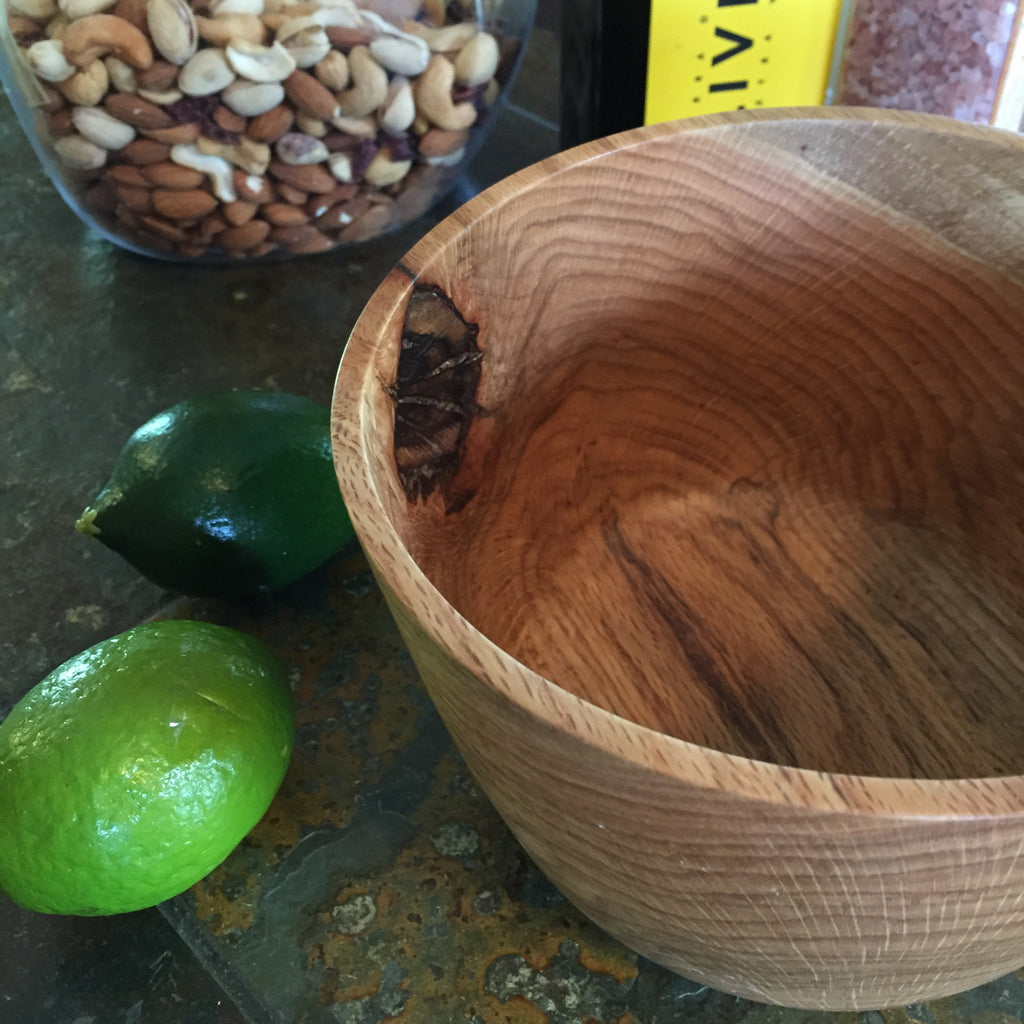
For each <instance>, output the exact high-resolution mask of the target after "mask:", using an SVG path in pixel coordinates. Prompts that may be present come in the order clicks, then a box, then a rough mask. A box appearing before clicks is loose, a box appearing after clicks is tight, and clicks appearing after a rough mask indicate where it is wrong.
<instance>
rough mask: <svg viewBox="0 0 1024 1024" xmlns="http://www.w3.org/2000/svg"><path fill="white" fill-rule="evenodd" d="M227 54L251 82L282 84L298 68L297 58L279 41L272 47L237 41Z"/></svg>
mask: <svg viewBox="0 0 1024 1024" xmlns="http://www.w3.org/2000/svg"><path fill="white" fill-rule="evenodd" d="M226 53H227V58H228V63H229V64H230V65H231V67H232V68H233V69H234V70H235V71H236V72H237V73H238V74H239V75H241V76H242V77H243V78H247V79H249V81H250V82H281V81H283V80H284V79H286V78H287V77H288V76H289V75H290V74H291V73H292V72H293V71H294V70H295V67H296V65H295V58H294V57H292V55H291V54H290V53H289V52H288V51H287V50H286V49H285V48H284V46H283V45H282V44H281V43H279V42H277V40H275V41H274V42H273V43H271V45H270V46H260V45H258V44H255V43H249V42H245V41H243V40H237V41H236V42H234V43H232V44H230V45H229V46H228V47H227V50H226ZM239 113H241V111H239Z"/></svg>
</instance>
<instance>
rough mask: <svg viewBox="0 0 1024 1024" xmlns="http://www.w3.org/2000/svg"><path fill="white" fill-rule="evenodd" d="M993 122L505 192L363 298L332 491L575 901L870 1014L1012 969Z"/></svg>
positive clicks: (1022, 363)
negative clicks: (341, 498)
mask: <svg viewBox="0 0 1024 1024" xmlns="http://www.w3.org/2000/svg"><path fill="white" fill-rule="evenodd" d="M1022 195H1024V140H1021V139H1019V138H1018V137H1017V136H1013V135H1010V134H1008V133H1001V132H996V131H990V130H988V129H981V128H975V127H973V126H968V125H961V124H958V123H956V122H951V121H946V120H943V119H938V118H928V117H921V116H916V115H902V114H894V113H882V112H877V111H863V110H861V111H843V110H827V109H823V110H814V111H781V112H780V111H774V112H769V113H767V114H764V115H760V116H758V115H750V114H749V112H744V114H743V115H736V116H732V117H730V116H723V117H712V118H701V119H693V120H692V121H688V122H681V123H678V124H675V125H663V126H658V127H655V128H648V129H640V130H637V131H636V132H631V133H627V134H625V135H623V136H619V137H615V138H613V139H611V140H600V141H599V142H596V143H592V144H590V145H588V146H585V147H580V148H579V149H577V150H572V151H569V152H568V153H563V154H559V155H558V156H557V157H554V158H552V159H551V160H549V161H545V162H544V163H542V164H539V165H536V166H535V167H532V168H528V169H527V170H526V171H523V172H521V173H520V174H518V175H515V176H513V177H512V178H510V179H507V180H506V181H505V182H502V183H500V184H499V185H497V186H495V187H494V188H492V189H490V190H488V192H486V193H484V194H483V195H482V196H480V197H478V198H477V199H475V200H473V201H471V202H470V203H468V204H467V205H466V206H465V207H463V208H462V209H460V210H459V211H457V212H456V213H455V214H454V215H453V216H452V217H450V218H449V219H448V220H446V221H445V222H444V223H442V224H441V225H440V226H439V227H438V228H436V229H435V230H434V231H432V232H431V233H430V234H429V235H427V236H426V237H425V238H424V239H423V241H421V242H420V243H419V244H418V245H417V246H416V247H415V248H414V249H413V250H412V251H411V252H410V253H409V254H408V256H407V257H406V258H405V260H404V261H403V262H402V264H401V265H399V266H398V267H396V269H395V271H394V272H393V273H392V274H391V275H390V276H389V278H388V279H387V280H386V281H385V282H383V284H382V285H381V287H380V289H379V290H378V292H377V293H376V294H375V296H374V297H373V299H372V300H371V302H370V303H369V305H368V306H367V309H366V311H365V312H364V314H363V316H362V317H361V318H360V321H359V323H358V324H357V326H356V328H355V330H354V332H353V335H352V338H351V340H350V342H349V345H348V348H347V350H346V353H345V356H344V358H343V360H342V364H341V368H340V370H339V376H338V384H337V390H336V396H335V450H336V460H337V465H338V474H339V479H340V481H341V486H342V491H343V493H344V495H345V498H346V501H347V502H348V505H349V509H350V512H351V513H352V516H353V521H354V522H355V524H356V527H357V530H358V532H359V535H360V538H361V540H362V542H363V546H364V548H365V550H366V552H367V555H368V556H369V558H370V560H371V562H372V564H373V566H374V570H375V572H376V574H377V577H378V580H379V581H380V583H381V586H382V588H383V589H384V592H385V595H386V596H387V598H388V600H389V603H390V605H391V608H392V610H393V612H394V614H395V618H396V621H397V622H398V624H399V627H400V628H401V630H402V632H403V635H404V636H405V639H406V641H407V643H408V644H409V647H410V650H411V652H412V654H413V657H414V659H415V660H416V662H417V665H418V666H419V668H420V671H421V673H422V674H423V677H424V680H425V682H426V685H427V687H428V689H429V691H430V693H431V696H432V698H433V699H434V701H435V702H436V703H437V705H438V707H439V709H440V710H441V713H442V715H443V716H444V718H445V721H446V723H447V725H448V727H449V729H450V730H451V732H452V735H453V737H454V739H455V741H456V743H457V744H458V745H459V747H460V749H461V750H462V752H463V753H464V755H465V757H466V759H467V762H468V764H469V766H470V768H471V769H472V770H473V771H474V773H475V775H476V777H477V778H478V780H479V781H480V783H481V785H482V786H483V788H484V789H485V791H486V792H487V793H488V795H489V796H490V798H491V800H492V801H493V802H494V804H495V806H496V807H497V808H498V810H499V811H500V812H501V813H502V815H503V816H504V817H505V819H506V821H507V822H508V823H509V825H510V827H511V828H512V829H513V831H514V832H515V833H516V835H517V836H518V837H519V839H520V840H521V841H522V843H523V844H524V846H525V847H526V849H527V850H528V851H529V852H530V854H531V855H532V856H533V857H534V858H535V859H536V860H537V862H538V863H539V864H540V866H541V867H542V868H543V869H544V870H545V871H546V872H547V873H548V874H549V875H550V877H551V878H552V880H553V881H554V882H555V883H556V884H557V885H558V886H559V887H560V888H561V889H562V890H563V891H564V892H565V894H566V895H567V896H568V897H569V898H570V899H571V900H573V901H574V902H575V903H576V904H577V905H578V906H579V907H580V908H581V909H582V910H584V911H585V912H586V913H588V914H589V915H590V916H591V917H593V919H594V920H595V921H597V922H598V923H599V924H601V925H602V926H603V927H605V928H607V929H608V930H609V931H610V932H611V933H612V934H614V935H616V936H617V937H619V938H620V939H622V940H623V941H624V942H626V943H627V944H628V945H630V946H632V947H633V948H635V949H636V950H638V951H639V952H641V953H643V954H645V955H646V956H648V957H650V958H652V959H654V960H656V961H658V962H660V963H662V964H665V965H666V966H668V967H670V968H672V969H674V970H677V971H679V972H680V973H683V974H685V975H687V976H689V977H692V978H694V979H696V980H700V981H704V982H706V983H708V984H710V985H712V986H714V987H716V988H720V989H723V990H725V991H730V992H734V993H736V994H738V995H742V996H746V997H750V998H754V999H760V1000H764V1001H769V1002H776V1003H781V1004H785V1005H791V1006H806V1007H815V1008H826V1009H846V1008H855V1009H867V1008H881V1007H885V1006H892V1005H897V1004H905V1003H908V1002H912V1001H915V1000H919V999H927V998H934V997H936V996H939V995H943V994H948V993H952V992H956V991H961V990H963V989H966V988H969V987H973V986H974V985H976V984H980V983H982V982H984V981H987V980H990V979H992V978H994V977H997V976H999V975H1000V974H1001V973H1004V972H1006V971H1009V970H1013V969H1015V968H1017V967H1018V966H1020V965H1021V964H1024V858H1022V857H1021V852H1022V851H1024V614H1022V613H1024V512H1022V511H1021V510H1022V509H1024V330H1022V325H1024V242H1022V241H1021V240H1022V239H1024V200H1022V198H1021V196H1022Z"/></svg>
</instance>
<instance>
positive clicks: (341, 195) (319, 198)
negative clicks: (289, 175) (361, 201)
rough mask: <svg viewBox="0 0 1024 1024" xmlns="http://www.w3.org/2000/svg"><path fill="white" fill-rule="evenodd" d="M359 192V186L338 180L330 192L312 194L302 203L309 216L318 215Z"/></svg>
mask: <svg viewBox="0 0 1024 1024" xmlns="http://www.w3.org/2000/svg"><path fill="white" fill-rule="evenodd" d="M358 192H359V186H358V185H355V184H344V183H342V182H338V184H337V185H336V186H335V187H334V190H333V191H331V192H323V193H317V194H316V195H312V196H310V197H309V199H308V200H307V201H306V203H305V204H304V205H303V209H305V211H306V213H307V214H309V216H310V217H319V216H320V215H321V214H323V213H326V211H327V210H329V209H330V208H331V207H332V206H334V205H335V204H337V203H346V202H348V200H350V199H352V198H354V197H355V195H356V194H357V193H358Z"/></svg>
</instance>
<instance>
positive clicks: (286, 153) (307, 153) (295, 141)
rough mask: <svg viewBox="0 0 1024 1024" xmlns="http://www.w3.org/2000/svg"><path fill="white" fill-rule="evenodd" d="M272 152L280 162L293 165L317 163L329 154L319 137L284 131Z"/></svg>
mask: <svg viewBox="0 0 1024 1024" xmlns="http://www.w3.org/2000/svg"><path fill="white" fill-rule="evenodd" d="M274 152H275V153H276V154H277V157H278V159H279V160H280V161H281V162H282V163H286V164H290V165H292V166H294V167H301V166H304V165H306V164H318V163H321V162H323V161H324V160H326V159H327V158H328V156H330V154H329V152H328V150H327V147H326V146H325V145H324V144H323V142H321V141H320V139H318V138H316V137H314V136H312V135H306V134H305V133H304V132H286V133H285V134H284V135H282V136H281V138H280V139H278V140H277V144H276V145H275V146H274Z"/></svg>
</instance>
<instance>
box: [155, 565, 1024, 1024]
mask: <svg viewBox="0 0 1024 1024" xmlns="http://www.w3.org/2000/svg"><path fill="white" fill-rule="evenodd" d="M174 613H175V614H177V615H192V616H195V617H204V618H215V619H216V620H217V621H219V622H221V623H223V624H225V625H232V626H235V627H237V628H240V629H244V630H246V631H248V632H251V633H254V634H256V635H258V636H261V637H263V638H264V639H265V640H267V641H268V642H269V643H270V644H271V646H272V647H274V649H275V650H276V651H277V653H278V654H279V656H280V657H281V658H282V659H283V660H284V662H285V663H286V665H287V666H288V668H289V671H290V673H291V679H292V684H293V688H294V696H295V709H296V720H297V735H296V746H295V753H294V755H293V759H292V764H291V767H290V770H289V772H288V775H287V777H286V779H285V782H284V784H283V786H282V788H281V791H280V793H279V794H278V797H277V799H276V800H275V801H274V803H273V805H272V807H271V809H270V811H269V812H268V813H267V815H266V816H265V817H264V819H263V820H262V821H261V822H260V824H259V825H258V826H257V827H256V828H255V829H254V830H253V832H252V833H251V834H250V836H249V837H248V838H247V839H246V840H245V841H244V842H243V843H242V844H241V846H240V847H239V848H238V849H237V850H236V851H235V852H234V854H232V856H231V857H229V858H228V860H227V861H226V862H225V863H224V864H223V865H222V866H221V867H220V868H219V869H217V870H216V871H214V872H213V874H212V875H210V876H209V877H208V878H206V879H205V880H203V881H202V882H201V883H199V884H198V885H197V886H195V887H194V888H193V889H192V890H191V891H190V892H189V893H186V894H185V895H183V896H181V897H179V898H178V899H177V900H175V901H172V902H171V903H170V904H168V905H166V906H165V907H164V911H165V914H166V916H167V917H168V919H169V920H170V921H171V922H172V924H173V925H174V926H175V927H176V928H177V929H178V931H179V933H180V934H181V935H182V936H183V937H184V938H185V940H186V941H187V942H188V943H189V945H191V946H192V948H193V950H194V951H196V952H197V954H198V955H199V957H200V959H201V960H202V961H203V962H204V964H205V965H206V967H207V969H208V970H210V972H211V973H212V974H213V975H214V977H215V978H217V979H218V980H219V981H220V982H221V983H222V984H223V985H224V986H225V988H226V990H227V991H228V992H229V993H230V994H231V995H233V996H234V997H235V999H236V1001H237V1002H238V1005H239V1006H240V1007H241V1008H242V1009H243V1011H244V1012H245V1013H246V1015H247V1016H248V1017H249V1018H250V1019H251V1020H253V1021H254V1022H257V1024H263V1022H281V1024H285V1022H287V1024H338V1022H343V1024H383V1022H385V1021H400V1022H403V1024H454V1022H465V1024H511V1022H515V1024H589V1022H600V1024H683V1022H691V1024H692V1022H702V1021H707V1022H708V1024H712V1022H713V1024H740V1022H742V1024H797V1022H801V1024H819V1022H820V1024H826V1022H829V1024H853V1022H855V1021H856V1022H857V1024H883V1022H890V1024H910V1022H915V1021H917V1022H921V1024H961V1022H963V1024H966V1022H969V1021H975V1022H979V1024H980V1022H985V1024H997V1022H1000V1021H1005V1022H1011V1021H1018V1020H1019V1019H1020V1012H1021V1008H1022V1007H1024V983H1022V980H1021V978H1020V977H1019V976H1017V975H1011V976H1007V977H1006V978H1002V979H1000V980H999V981H996V982H993V983H991V984H990V985H986V986H983V987H981V988H979V989H976V990H974V991H973V992H970V993H967V994H965V995H962V996H958V997H955V998H950V999H943V1000H937V1001H935V1002H934V1003H931V1004H928V1005H924V1004H919V1005H915V1006H910V1007H905V1008H900V1009H897V1010H889V1011H884V1012H881V1013H867V1014H858V1013H839V1014H836V1013H815V1012H810V1011H803V1010H791V1009H781V1008H777V1007H771V1006H766V1005H763V1004H759V1003H753V1002H748V1001H745V1000H739V999H736V998H734V997H732V996H728V995H725V994H723V993H720V992H715V991H713V990H711V989H708V988H706V987H705V986H701V985H698V984H696V983H694V982H690V981H687V980H686V979H684V978H680V977H678V976H675V975H672V974H670V973H669V972H668V971H665V970H663V969H661V968H659V967H657V966H656V965H654V964H652V963H650V962H649V961H647V960H644V959H643V958H641V957H638V956H637V955H636V954H634V953H632V952H630V951H629V950H627V949H626V948H624V947H623V946H622V945H621V944H619V943H618V942H616V941H615V940H614V939H612V938H610V937H609V936H608V935H606V934H605V933H604V932H602V931H601V930H600V929H598V928H596V927H595V926H594V925H592V924H591V923H590V922H589V921H587V920H586V919H585V918H584V917H583V916H582V915H581V914H580V913H579V912H578V911H576V910H575V908H573V907H572V906H571V905H570V904H569V903H568V902H566V900H565V899H564V898H563V897H562V896H561V894H560V893H559V892H558V891H557V890H556V889H555V888H554V887H553V886H552V885H551V884H550V883H549V882H548V881H547V880H546V879H545V878H544V876H543V875H542V874H541V873H540V872H539V871H538V870H537V868H536V867H535V866H534V865H533V864H532V862H531V861H530V860H529V859H528V857H527V856H526V854H525V853H524V852H523V850H522V849H521V847H520V846H519V845H518V843H517V842H516V840H515V839H514V838H513V837H512V835H511V834H510V833H509V832H508V830H507V829H506V828H505V826H504V824H503V823H502V821H501V819H500V818H499V817H498V815H497V813H496V812H495V811H494V809H493V808H492V807H491V805H490V804H489V802H488V801H487V799H486V797H485V796H484V795H483V794H482V793H481V792H480V790H479V789H478V788H477V787H476V785H475V784H474V782H473V780H472V778H471V777H470V775H469V774H468V773H467V771H466V768H465V765H464V764H463V762H462V760H461V758H460V756H459V754H458V752H457V751H456V750H455V748H454V747H453V746H452V743H451V741H450V739H449V737H448V734H447V733H446V731H445V729H444V726H443V725H442V723H441V721H440V719H439V718H438V716H437V713H436V712H435V710H434V708H433V706H432V704H431V703H430V700H429V698H428V697H427V695H426V692H425V691H424V689H423V687H422V685H421V683H420V681H419V678H418V676H417V674H416V671H415V669H414V668H413V665H412V662H411V659H410V658H409V656H408V653H407V652H406V650H405V648H404V646H403V645H402V641H401V639H400V637H399V636H398V633H397V630H396V629H395V627H394V625H393V623H392V621H391V618H390V616H389V614H388V612H387V609H386V606H385V605H384V602H383V599H382V597H381V595H380V593H379V591H378V590H377V587H376V584H375V583H374V580H373V577H372V575H371V574H370V573H369V571H368V569H367V566H366V563H365V560H364V559H363V557H362V554H361V553H360V552H359V551H358V550H354V551H350V552H348V553H347V554H345V555H344V556H343V557H341V558H339V559H337V560H336V561H335V562H334V563H332V564H331V565H329V566H328V567H326V568H325V569H324V570H323V571H321V572H320V573H318V574H316V575H315V576H314V577H313V578H311V579H307V580H306V581H304V584H303V586H302V587H296V588H293V590H292V591H291V592H286V593H285V594H283V595H278V597H277V599H276V600H275V601H274V602H273V603H268V604H266V605H260V604H255V605H252V606H250V607H249V608H247V609H225V608H224V607H222V606H210V607H204V606H202V605H200V604H197V603H188V604H183V605H182V606H180V607H178V608H177V609H175V612H174Z"/></svg>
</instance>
